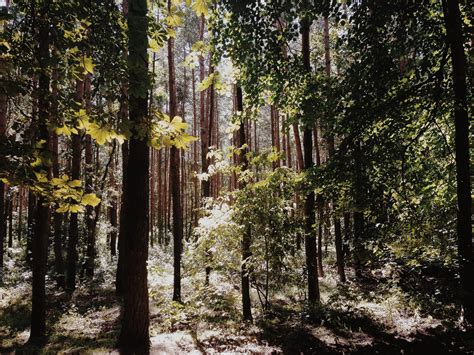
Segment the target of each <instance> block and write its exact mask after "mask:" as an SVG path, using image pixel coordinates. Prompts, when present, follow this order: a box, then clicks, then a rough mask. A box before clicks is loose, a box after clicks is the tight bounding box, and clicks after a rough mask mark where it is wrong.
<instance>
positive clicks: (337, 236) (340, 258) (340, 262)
mask: <svg viewBox="0 0 474 355" xmlns="http://www.w3.org/2000/svg"><path fill="white" fill-rule="evenodd" d="M324 53H325V60H326V75H327V76H328V77H329V76H331V55H330V48H329V21H328V18H327V17H325V18H324ZM327 144H328V153H329V156H333V155H334V152H335V150H336V149H335V142H334V136H333V135H332V133H331V135H330V136H329V137H328V139H327ZM337 208H338V206H337V203H336V201H335V200H333V201H332V209H333V213H334V216H333V223H334V241H335V246H336V264H337V273H338V275H339V281H340V282H346V273H345V271H344V254H343V250H342V230H341V221H340V219H339V216H338V215H337V214H338V211H337Z"/></svg>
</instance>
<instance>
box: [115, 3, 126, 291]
mask: <svg viewBox="0 0 474 355" xmlns="http://www.w3.org/2000/svg"><path fill="white" fill-rule="evenodd" d="M122 12H123V15H124V16H125V17H127V16H128V0H122ZM123 51H124V52H123V56H124V57H125V58H127V57H128V51H127V48H123ZM121 91H122V100H121V103H120V112H119V114H120V120H121V122H122V123H124V122H126V121H128V111H129V105H128V82H127V80H124V81H122V88H121ZM128 154H129V149H128V142H124V143H123V144H122V196H121V200H120V214H119V219H120V223H119V234H118V242H117V246H118V258H117V271H116V274H115V293H116V295H118V296H121V295H122V294H123V283H124V282H123V271H124V268H123V264H124V258H125V251H124V238H125V223H126V216H125V208H124V204H125V202H124V199H125V195H126V190H127V175H128Z"/></svg>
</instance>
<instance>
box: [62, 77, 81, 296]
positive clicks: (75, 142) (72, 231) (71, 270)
mask: <svg viewBox="0 0 474 355" xmlns="http://www.w3.org/2000/svg"><path fill="white" fill-rule="evenodd" d="M83 98H84V81H82V80H80V79H78V80H77V81H76V97H75V99H76V102H77V103H78V104H79V105H80V107H82V101H83ZM81 155H82V154H81V136H80V135H79V134H74V135H73V136H72V165H71V179H73V180H80V179H81ZM78 241H79V218H78V214H77V213H71V214H70V219H69V238H68V241H67V260H66V263H67V265H66V266H67V273H66V276H67V277H66V288H67V290H68V291H69V292H72V291H74V290H75V289H76V271H77V270H76V269H77V258H78V256H77V243H78Z"/></svg>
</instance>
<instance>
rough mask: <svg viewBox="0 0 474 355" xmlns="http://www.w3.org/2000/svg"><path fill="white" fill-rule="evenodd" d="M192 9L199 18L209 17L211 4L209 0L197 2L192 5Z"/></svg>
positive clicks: (197, 0)
mask: <svg viewBox="0 0 474 355" xmlns="http://www.w3.org/2000/svg"><path fill="white" fill-rule="evenodd" d="M191 8H192V9H193V10H194V12H195V13H196V15H198V16H201V15H204V16H207V15H208V14H209V3H208V1H207V0H195V1H194V2H193V3H192V4H191Z"/></svg>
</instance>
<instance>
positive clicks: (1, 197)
mask: <svg viewBox="0 0 474 355" xmlns="http://www.w3.org/2000/svg"><path fill="white" fill-rule="evenodd" d="M5 207H6V203H5V184H4V183H3V182H1V181H0V285H1V284H2V283H3V267H4V261H3V259H4V254H5V229H4V228H3V226H5V225H6V220H5V210H6V208H5Z"/></svg>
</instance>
